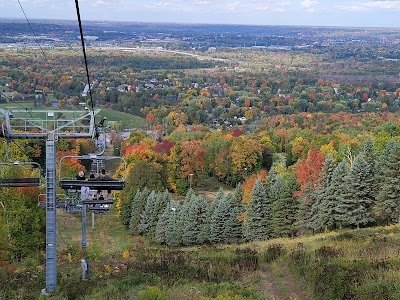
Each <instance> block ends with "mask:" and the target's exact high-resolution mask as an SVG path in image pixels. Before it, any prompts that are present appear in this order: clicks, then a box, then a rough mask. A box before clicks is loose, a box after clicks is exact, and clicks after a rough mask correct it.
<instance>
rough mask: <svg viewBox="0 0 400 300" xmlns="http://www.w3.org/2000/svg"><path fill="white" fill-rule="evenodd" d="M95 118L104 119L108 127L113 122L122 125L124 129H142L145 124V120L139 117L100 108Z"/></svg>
mask: <svg viewBox="0 0 400 300" xmlns="http://www.w3.org/2000/svg"><path fill="white" fill-rule="evenodd" d="M97 117H98V118H99V119H101V118H104V117H106V118H107V123H108V125H110V124H112V123H114V122H115V123H122V126H123V127H124V128H143V127H144V126H145V123H146V121H145V119H144V118H141V117H139V116H134V115H131V114H128V113H124V112H120V111H116V110H113V109H107V108H102V109H101V111H100V112H99V114H98V115H97ZM97 117H96V118H97Z"/></svg>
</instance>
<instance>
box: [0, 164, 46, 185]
mask: <svg viewBox="0 0 400 300" xmlns="http://www.w3.org/2000/svg"><path fill="white" fill-rule="evenodd" d="M0 169H1V171H0V172H1V174H2V176H1V177H2V178H0V187H34V186H41V184H42V180H41V168H40V165H39V164H38V163H36V162H21V161H15V162H0ZM5 176H7V177H5Z"/></svg>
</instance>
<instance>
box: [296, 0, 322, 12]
mask: <svg viewBox="0 0 400 300" xmlns="http://www.w3.org/2000/svg"><path fill="white" fill-rule="evenodd" d="M318 3H319V2H318V1H316V0H303V1H301V2H300V5H301V6H302V7H303V8H304V9H305V10H307V11H310V12H313V11H315V6H316V5H317V4H318Z"/></svg>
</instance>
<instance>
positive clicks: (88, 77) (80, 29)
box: [75, 0, 96, 124]
mask: <svg viewBox="0 0 400 300" xmlns="http://www.w3.org/2000/svg"><path fill="white" fill-rule="evenodd" d="M75 7H76V14H77V17H78V25H79V32H80V34H81V43H82V52H83V58H84V61H85V69H86V77H87V82H88V86H89V90H88V93H89V97H90V102H91V107H92V114H93V119H94V121H95V124H96V116H95V114H94V102H93V97H92V87H91V84H90V76H89V68H88V62H87V56H86V48H85V40H84V38H83V28H82V22H81V14H80V11H79V2H78V0H75Z"/></svg>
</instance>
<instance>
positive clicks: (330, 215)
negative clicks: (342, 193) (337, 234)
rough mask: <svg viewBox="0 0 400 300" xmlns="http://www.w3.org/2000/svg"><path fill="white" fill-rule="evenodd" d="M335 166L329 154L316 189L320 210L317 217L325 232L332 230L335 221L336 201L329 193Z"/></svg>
mask: <svg viewBox="0 0 400 300" xmlns="http://www.w3.org/2000/svg"><path fill="white" fill-rule="evenodd" d="M335 167H336V164H335V161H334V159H333V156H332V154H329V155H328V157H327V159H326V160H325V162H324V168H323V169H322V172H321V177H320V181H319V184H318V189H317V202H319V203H320V205H321V206H320V209H319V211H318V217H319V218H320V224H321V225H322V226H323V227H324V229H325V230H328V229H333V228H334V226H335V224H336V220H335V214H334V211H335V209H336V205H337V202H336V199H335V198H334V197H333V195H332V192H331V185H332V178H333V172H334V170H335Z"/></svg>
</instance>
